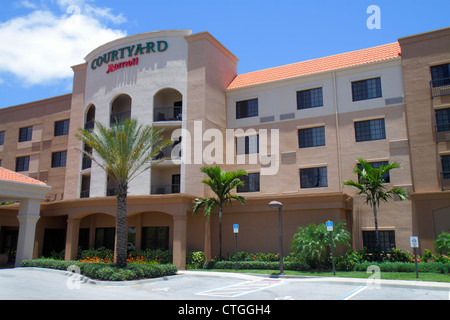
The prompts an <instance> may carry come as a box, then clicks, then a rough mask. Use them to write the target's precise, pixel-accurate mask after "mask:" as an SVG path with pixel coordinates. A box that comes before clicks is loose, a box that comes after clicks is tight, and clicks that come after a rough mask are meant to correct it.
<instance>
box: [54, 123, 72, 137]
mask: <svg viewBox="0 0 450 320" xmlns="http://www.w3.org/2000/svg"><path fill="white" fill-rule="evenodd" d="M68 134H69V120H62V121H56V122H55V137H57V136H65V135H68Z"/></svg>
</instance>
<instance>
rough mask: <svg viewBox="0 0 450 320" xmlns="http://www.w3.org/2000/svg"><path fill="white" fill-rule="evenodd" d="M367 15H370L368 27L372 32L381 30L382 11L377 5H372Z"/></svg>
mask: <svg viewBox="0 0 450 320" xmlns="http://www.w3.org/2000/svg"><path fill="white" fill-rule="evenodd" d="M366 13H367V14H370V16H369V18H367V21H366V26H367V28H368V29H370V30H374V29H381V9H380V7H379V6H377V5H374V4H373V5H370V6H368V7H367V10H366Z"/></svg>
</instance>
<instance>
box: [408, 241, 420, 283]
mask: <svg viewBox="0 0 450 320" xmlns="http://www.w3.org/2000/svg"><path fill="white" fill-rule="evenodd" d="M409 242H410V243H411V248H413V249H414V263H415V265H416V279H419V271H418V268H417V248H418V247H419V237H417V236H411V237H409Z"/></svg>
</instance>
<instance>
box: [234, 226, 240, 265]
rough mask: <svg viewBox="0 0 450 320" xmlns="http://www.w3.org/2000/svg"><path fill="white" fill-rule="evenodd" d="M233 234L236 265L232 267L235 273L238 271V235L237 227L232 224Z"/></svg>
mask: <svg viewBox="0 0 450 320" xmlns="http://www.w3.org/2000/svg"><path fill="white" fill-rule="evenodd" d="M233 232H234V252H235V253H234V256H235V259H236V263H235V265H234V267H235V269H236V271H237V269H238V263H237V235H238V233H239V225H238V224H233Z"/></svg>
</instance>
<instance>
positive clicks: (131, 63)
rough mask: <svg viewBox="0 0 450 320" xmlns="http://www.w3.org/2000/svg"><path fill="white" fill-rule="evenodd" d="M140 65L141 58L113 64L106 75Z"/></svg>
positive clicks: (109, 66)
mask: <svg viewBox="0 0 450 320" xmlns="http://www.w3.org/2000/svg"><path fill="white" fill-rule="evenodd" d="M138 64H139V58H133V59H131V60H128V61H124V62H119V63H112V64H109V65H108V70H107V71H106V73H110V72H114V71H116V70H119V69H123V68H128V67H132V66H137V65H138Z"/></svg>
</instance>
